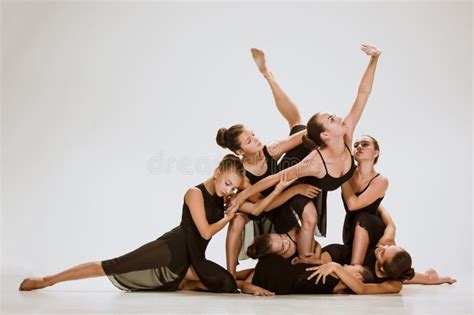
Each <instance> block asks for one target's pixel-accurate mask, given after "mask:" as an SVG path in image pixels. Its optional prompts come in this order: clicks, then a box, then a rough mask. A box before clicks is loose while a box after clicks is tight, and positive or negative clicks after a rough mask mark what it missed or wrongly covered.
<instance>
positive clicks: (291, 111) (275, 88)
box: [251, 48, 302, 129]
mask: <svg viewBox="0 0 474 315" xmlns="http://www.w3.org/2000/svg"><path fill="white" fill-rule="evenodd" d="M251 52H252V57H253V59H254V61H255V63H256V64H257V67H258V70H259V71H260V73H262V74H263V77H264V78H265V79H266V80H267V82H268V84H269V85H270V89H271V90H272V94H273V98H274V99H275V104H276V106H277V108H278V111H279V112H280V113H281V114H282V116H283V117H284V118H285V119H286V121H287V122H288V125H289V126H290V129H291V128H293V126H295V125H300V124H302V121H301V114H300V111H299V109H298V107H297V106H296V104H295V103H294V102H293V101H292V100H291V99H290V98H289V97H288V95H287V94H286V93H285V91H284V90H283V89H282V88H281V87H280V85H278V83H277V81H276V80H275V77H274V76H273V73H271V71H270V70H268V68H267V65H266V61H265V54H264V52H263V51H262V50H260V49H257V48H252V49H251Z"/></svg>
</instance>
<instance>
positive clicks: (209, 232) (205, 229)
mask: <svg viewBox="0 0 474 315" xmlns="http://www.w3.org/2000/svg"><path fill="white" fill-rule="evenodd" d="M184 201H185V202H186V204H187V205H188V207H189V211H190V212H191V216H192V218H193V221H194V224H196V227H197V229H198V231H199V234H200V235H201V237H202V238H203V239H206V240H209V239H211V238H212V236H213V235H214V234H216V233H217V232H219V231H220V230H222V229H223V228H224V226H225V225H226V224H227V223H229V221H230V220H232V218H233V216H234V214H235V211H236V210H237V208H233V209H232V210H231V211H227V212H226V213H227V215H225V216H224V217H223V218H222V219H221V220H219V221H217V222H216V223H213V224H209V222H208V221H207V218H206V211H205V209H204V198H203V196H202V192H201V191H200V190H199V189H198V188H196V187H192V188H190V189H188V191H187V192H186V195H184Z"/></svg>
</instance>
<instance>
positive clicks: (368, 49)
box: [360, 44, 382, 57]
mask: <svg viewBox="0 0 474 315" xmlns="http://www.w3.org/2000/svg"><path fill="white" fill-rule="evenodd" d="M360 49H361V50H362V51H363V52H365V53H366V54H367V55H369V56H372V57H378V56H380V55H381V54H382V51H381V50H379V49H377V47H374V46H370V45H365V44H362V46H361V47H360Z"/></svg>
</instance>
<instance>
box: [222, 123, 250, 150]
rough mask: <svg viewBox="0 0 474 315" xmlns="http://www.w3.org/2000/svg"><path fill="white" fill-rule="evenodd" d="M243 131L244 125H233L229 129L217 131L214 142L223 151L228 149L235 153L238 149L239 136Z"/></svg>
mask: <svg viewBox="0 0 474 315" xmlns="http://www.w3.org/2000/svg"><path fill="white" fill-rule="evenodd" d="M242 131H244V125H241V124H238V125H233V126H232V127H230V128H229V129H227V128H221V129H219V130H218V131H217V136H216V142H217V144H218V145H220V146H221V147H223V148H224V149H229V150H231V151H232V152H234V153H235V151H237V150H238V149H240V142H239V136H240V134H241V133H242Z"/></svg>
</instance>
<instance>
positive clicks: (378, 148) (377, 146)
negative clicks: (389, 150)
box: [361, 135, 380, 164]
mask: <svg viewBox="0 0 474 315" xmlns="http://www.w3.org/2000/svg"><path fill="white" fill-rule="evenodd" d="M361 137H367V138H370V139H371V140H372V143H373V144H374V148H375V150H377V151H379V155H377V156H376V157H375V160H374V164H377V161H378V160H379V156H380V146H379V142H378V141H377V140H376V139H375V138H374V137H372V136H369V135H362V136H361Z"/></svg>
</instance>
